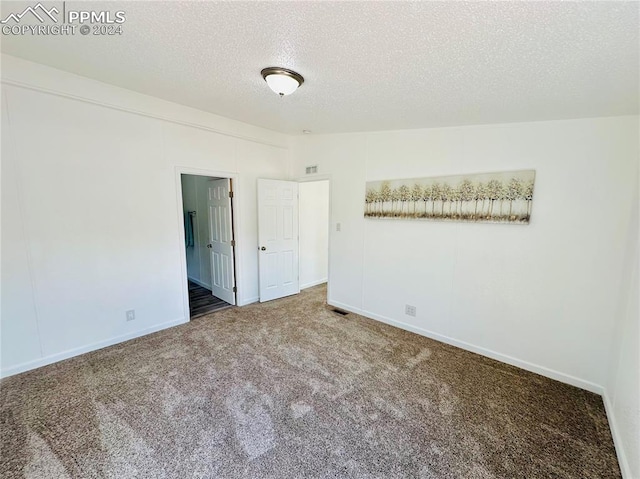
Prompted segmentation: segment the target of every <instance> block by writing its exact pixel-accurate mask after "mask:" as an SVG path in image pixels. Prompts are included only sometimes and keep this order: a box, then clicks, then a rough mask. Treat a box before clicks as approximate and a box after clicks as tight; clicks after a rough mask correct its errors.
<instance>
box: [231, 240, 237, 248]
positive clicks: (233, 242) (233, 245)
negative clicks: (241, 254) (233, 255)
mask: <svg viewBox="0 0 640 479" xmlns="http://www.w3.org/2000/svg"><path fill="white" fill-rule="evenodd" d="M231 246H232V247H233V248H235V246H236V240H231Z"/></svg>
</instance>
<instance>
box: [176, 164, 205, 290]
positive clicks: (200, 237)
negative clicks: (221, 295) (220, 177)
mask: <svg viewBox="0 0 640 479" xmlns="http://www.w3.org/2000/svg"><path fill="white" fill-rule="evenodd" d="M181 176H182V178H181V181H182V210H183V212H184V213H187V212H189V211H195V212H196V215H195V216H194V217H193V246H192V247H189V248H185V249H186V256H187V277H188V278H189V279H190V280H191V281H195V282H196V283H198V284H199V285H200V286H204V287H205V288H208V289H211V255H210V254H209V249H208V248H207V243H208V240H209V208H208V201H207V200H208V191H209V181H210V178H209V177H207V176H196V175H181Z"/></svg>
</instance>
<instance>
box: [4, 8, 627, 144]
mask: <svg viewBox="0 0 640 479" xmlns="http://www.w3.org/2000/svg"><path fill="white" fill-rule="evenodd" d="M30 4H31V5H33V2H31V3H30ZM26 5H29V3H26V4H25V3H22V2H20V3H16V2H5V1H3V2H2V5H1V10H2V16H3V18H5V17H6V15H8V14H9V13H11V12H13V11H21V10H22V9H23V8H24V7H25V6H26ZM45 5H47V6H49V5H59V6H60V7H61V5H62V2H46V3H45ZM89 5H90V7H89ZM638 5H639V4H638V3H637V2H549V1H546V2H531V3H529V2H468V3H467V2H415V3H409V2H302V1H298V2H246V3H245V2H182V1H181V2H90V3H82V4H78V3H77V2H67V3H66V8H67V9H68V10H69V9H84V10H87V9H88V8H91V9H93V10H100V9H107V10H112V11H115V10H124V11H125V12H126V15H127V20H126V22H125V23H124V25H123V34H122V35H121V36H115V37H114V36H111V37H100V36H92V35H88V36H80V35H76V36H13V37H11V36H3V38H2V51H3V52H5V53H8V54H11V55H15V56H18V57H22V58H25V59H28V60H32V61H35V62H39V63H44V64H46V65H50V66H53V67H55V68H59V69H62V70H66V71H70V72H73V73H77V74H79V75H83V76H86V77H90V78H94V79H98V80H101V81H104V82H106V83H111V84H114V85H118V86H121V87H124V88H128V89H131V90H135V91H139V92H142V93H146V94H149V95H153V96H157V97H160V98H163V99H166V100H170V101H174V102H177V103H181V104H183V105H188V106H192V107H195V108H199V109H202V110H206V111H210V112H212V113H216V114H219V115H223V116H226V117H229V118H233V119H237V120H241V121H244V122H247V123H251V124H254V125H259V126H263V127H266V128H269V129H273V130H277V131H281V132H286V133H294V134H298V133H301V131H302V130H303V129H309V130H312V131H313V132H314V133H329V132H347V131H371V130H389V129H405V128H420V127H434V126H449V125H465V124H482V123H502V122H517V121H531V120H546V119H562V118H580V117H592V116H610V115H620V114H635V113H637V112H638V88H639V85H638V73H639V72H638V70H639V62H638V58H639V46H638V28H639V24H638ZM267 66H283V67H287V68H291V69H293V70H296V71H298V72H300V73H301V74H302V75H303V76H304V77H305V80H306V81H305V83H304V85H303V86H302V87H301V88H300V89H299V90H298V91H297V92H296V93H294V94H293V95H291V96H288V97H285V98H278V97H277V96H276V95H275V94H274V93H272V92H271V90H269V89H268V87H267V85H266V84H265V82H264V81H263V80H262V78H261V77H260V70H262V68H264V67H267Z"/></svg>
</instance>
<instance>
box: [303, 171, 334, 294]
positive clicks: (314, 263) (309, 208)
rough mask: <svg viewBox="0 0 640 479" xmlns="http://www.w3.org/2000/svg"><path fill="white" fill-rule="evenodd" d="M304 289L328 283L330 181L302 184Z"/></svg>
mask: <svg viewBox="0 0 640 479" xmlns="http://www.w3.org/2000/svg"><path fill="white" fill-rule="evenodd" d="M299 194H300V201H299V208H300V209H299V211H300V289H304V288H309V287H311V286H315V285H317V284H321V283H326V282H327V273H328V267H329V181H328V180H323V181H307V182H302V183H300V185H299Z"/></svg>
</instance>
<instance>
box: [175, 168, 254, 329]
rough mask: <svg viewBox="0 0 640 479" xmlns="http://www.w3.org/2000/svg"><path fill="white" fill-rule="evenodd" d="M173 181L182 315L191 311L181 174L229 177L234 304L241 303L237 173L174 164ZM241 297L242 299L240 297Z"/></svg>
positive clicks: (189, 317) (188, 314)
mask: <svg viewBox="0 0 640 479" xmlns="http://www.w3.org/2000/svg"><path fill="white" fill-rule="evenodd" d="M174 174H175V182H176V204H177V209H176V214H177V215H176V220H177V223H176V227H177V229H178V240H179V244H180V270H181V271H180V272H181V276H182V303H183V311H184V317H185V318H187V319H188V320H189V321H191V312H190V311H189V278H188V276H187V252H186V251H185V250H184V243H185V236H184V213H183V202H182V181H181V175H196V176H208V177H212V178H229V179H230V180H231V183H232V186H233V200H234V201H233V203H232V208H233V215H232V223H233V231H234V240H235V242H236V246H235V248H234V249H233V256H234V258H235V261H234V264H235V271H234V276H235V282H236V287H237V288H238V289H237V291H236V304H237V305H241V304H243V299H244V298H243V296H242V291H241V285H240V283H239V281H238V271H239V270H241V265H242V262H243V261H242V254H240V249H239V241H238V238H241V237H242V231H240V224H241V223H240V221H239V220H238V217H239V216H240V215H239V210H240V208H238V199H237V198H238V189H239V187H238V185H239V183H240V182H239V181H238V174H237V173H231V172H229V171H219V170H207V169H203V168H189V167H186V166H176V167H175V173H174ZM241 298H242V299H241Z"/></svg>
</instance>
